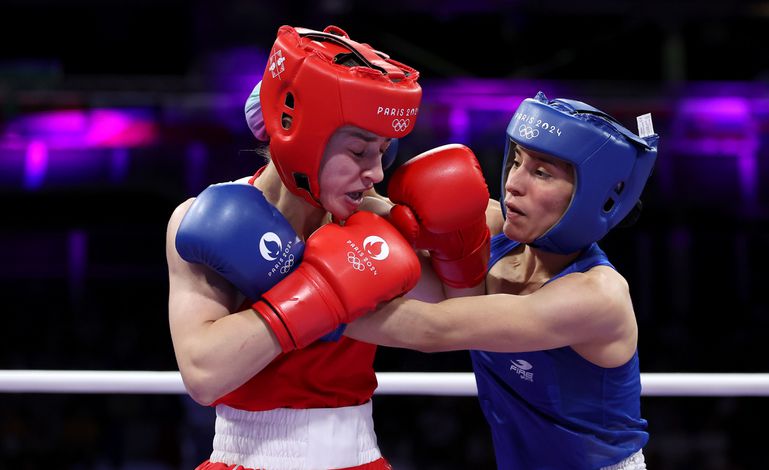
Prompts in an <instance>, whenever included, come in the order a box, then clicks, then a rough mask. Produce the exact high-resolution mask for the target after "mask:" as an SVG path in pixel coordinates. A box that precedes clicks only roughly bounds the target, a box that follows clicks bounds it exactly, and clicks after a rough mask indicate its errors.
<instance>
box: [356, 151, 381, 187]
mask: <svg viewBox="0 0 769 470" xmlns="http://www.w3.org/2000/svg"><path fill="white" fill-rule="evenodd" d="M362 170H363V171H362V172H361V179H362V180H363V181H364V182H365V183H366V184H367V185H368V183H369V182H370V183H371V184H372V185H374V184H376V183H379V182H380V181H382V180H383V179H384V169H383V168H382V157H378V158H373V159H371V164H369V165H367V166H365V167H363V168H362Z"/></svg>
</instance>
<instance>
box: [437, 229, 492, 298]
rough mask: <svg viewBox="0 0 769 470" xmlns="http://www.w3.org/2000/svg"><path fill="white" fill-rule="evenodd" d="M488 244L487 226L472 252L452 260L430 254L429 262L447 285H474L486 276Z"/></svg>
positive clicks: (488, 253)
mask: <svg viewBox="0 0 769 470" xmlns="http://www.w3.org/2000/svg"><path fill="white" fill-rule="evenodd" d="M490 246H491V240H490V238H489V229H488V227H487V228H486V236H485V237H484V239H483V241H482V242H481V243H480V244H479V245H478V247H476V248H475V249H474V250H473V251H472V252H470V253H468V254H467V255H465V256H463V257H461V258H458V259H453V260H449V259H443V258H440V257H438V256H435V255H433V254H431V257H430V263H431V264H432V266H433V269H435V273H436V274H437V275H438V277H439V278H440V279H441V281H443V283H444V284H446V285H447V286H450V287H455V288H466V287H474V286H476V285H478V284H479V283H480V282H481V281H482V280H483V279H484V277H486V271H487V270H488V264H489V255H490V251H489V250H490Z"/></svg>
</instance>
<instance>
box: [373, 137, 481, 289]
mask: <svg viewBox="0 0 769 470" xmlns="http://www.w3.org/2000/svg"><path fill="white" fill-rule="evenodd" d="M387 195H388V196H389V198H390V200H391V201H392V202H394V203H395V204H396V206H395V207H393V208H392V210H391V211H390V216H389V220H390V222H391V223H392V224H393V225H395V226H396V227H397V228H398V230H400V231H401V233H403V235H404V236H405V237H406V239H407V240H409V242H411V244H412V245H413V246H414V247H415V248H418V249H425V250H428V251H429V252H430V260H431V264H432V266H433V268H434V269H435V272H436V273H437V275H438V277H440V278H441V280H442V281H443V283H444V284H446V285H448V286H451V287H472V286H475V285H477V284H478V283H479V282H481V281H482V280H483V278H484V277H485V276H486V271H487V269H488V267H487V264H488V262H489V246H490V237H489V227H488V226H487V225H486V207H487V205H488V203H489V189H488V187H487V186H486V180H485V179H484V177H483V171H482V170H481V166H480V164H479V163H478V160H477V159H476V158H475V154H473V151H472V150H470V149H469V148H467V147H465V146H464V145H460V144H451V145H444V146H442V147H438V148H434V149H432V150H429V151H427V152H425V153H422V154H421V155H418V156H416V157H414V158H412V159H411V160H409V161H407V162H406V163H405V164H403V165H402V166H401V167H400V168H398V169H397V170H396V171H395V173H394V174H393V176H392V178H391V179H390V183H389V184H388V186H387Z"/></svg>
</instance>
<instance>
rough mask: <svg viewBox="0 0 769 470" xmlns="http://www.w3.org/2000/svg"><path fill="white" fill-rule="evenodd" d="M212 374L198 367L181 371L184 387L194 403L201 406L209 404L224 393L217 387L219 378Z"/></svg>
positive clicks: (219, 381)
mask: <svg viewBox="0 0 769 470" xmlns="http://www.w3.org/2000/svg"><path fill="white" fill-rule="evenodd" d="M213 375H214V374H212V373H208V372H206V371H204V370H200V369H196V370H192V371H190V370H186V371H182V382H184V388H185V389H186V390H187V394H188V395H189V396H190V398H192V399H193V400H194V401H195V402H196V403H198V404H200V405H203V406H210V405H212V404H213V403H214V402H215V401H216V400H217V399H218V398H220V397H221V396H222V395H224V394H225V393H226V392H224V391H222V390H220V389H219V387H218V384H220V383H221V380H219V379H218V378H217V377H214V376H213Z"/></svg>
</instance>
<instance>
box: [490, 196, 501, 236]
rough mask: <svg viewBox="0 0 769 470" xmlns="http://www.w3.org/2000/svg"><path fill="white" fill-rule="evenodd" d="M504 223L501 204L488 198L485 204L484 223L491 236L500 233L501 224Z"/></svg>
mask: <svg viewBox="0 0 769 470" xmlns="http://www.w3.org/2000/svg"><path fill="white" fill-rule="evenodd" d="M504 223H505V219H504V218H503V217H502V205H501V204H500V203H499V201H495V200H494V199H489V204H488V205H487V206H486V225H488V226H489V231H490V232H491V236H494V235H497V234H500V233H502V226H503V225H504Z"/></svg>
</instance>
